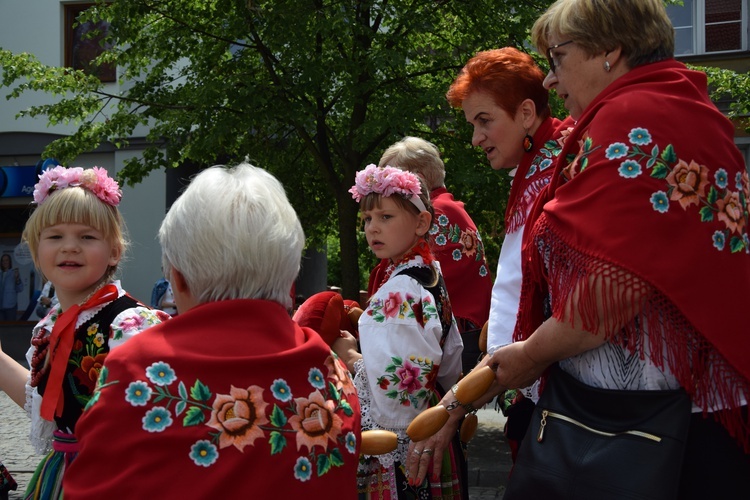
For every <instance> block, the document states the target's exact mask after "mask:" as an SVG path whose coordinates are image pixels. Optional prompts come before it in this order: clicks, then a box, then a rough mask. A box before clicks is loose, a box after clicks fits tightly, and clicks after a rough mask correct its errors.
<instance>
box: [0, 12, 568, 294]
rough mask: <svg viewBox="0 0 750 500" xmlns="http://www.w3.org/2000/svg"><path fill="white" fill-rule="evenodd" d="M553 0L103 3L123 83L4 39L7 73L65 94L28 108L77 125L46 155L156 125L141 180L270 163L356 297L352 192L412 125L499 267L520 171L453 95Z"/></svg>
mask: <svg viewBox="0 0 750 500" xmlns="http://www.w3.org/2000/svg"><path fill="white" fill-rule="evenodd" d="M550 3H551V0H361V1H356V0H344V1H331V0H273V1H255V0H112V1H109V0H107V1H104V0H97V2H96V5H95V7H93V8H91V9H89V10H87V11H86V12H85V13H84V14H83V16H82V17H81V20H82V21H85V20H99V19H104V20H106V21H108V22H109V23H110V31H109V34H108V36H109V40H107V41H108V42H109V43H111V44H112V46H114V47H115V49H113V50H110V51H108V52H106V53H105V54H103V55H102V56H101V57H100V58H99V61H98V62H99V63H112V64H115V65H116V66H117V68H118V78H119V82H120V85H116V86H113V85H106V84H102V83H101V82H99V80H98V79H97V78H95V77H92V76H87V75H85V74H83V73H81V72H80V71H72V70H70V69H67V68H60V67H49V66H45V65H42V64H40V63H39V62H38V60H37V59H36V58H35V57H34V56H33V55H30V54H12V53H10V52H8V51H5V50H0V67H1V68H2V72H3V74H2V85H3V86H5V87H7V88H8V89H10V90H9V92H10V93H9V98H14V97H18V96H20V95H21V94H23V93H24V92H27V91H41V92H45V93H47V94H50V95H51V96H55V100H54V101H51V102H52V103H51V104H47V105H39V106H35V107H32V108H30V109H28V110H25V111H24V112H23V113H22V115H24V116H31V117H35V116H38V117H42V116H45V117H46V118H47V120H48V121H49V123H50V124H58V123H73V124H75V125H76V126H77V131H76V132H75V133H74V134H73V135H71V136H70V137H64V138H61V139H59V140H57V141H55V142H53V143H52V144H51V145H50V146H49V147H48V148H47V151H45V153H44V154H45V155H47V156H53V157H56V158H58V159H60V160H61V161H63V162H70V161H72V160H74V159H75V158H76V157H77V156H78V155H79V154H81V153H84V152H87V151H91V150H93V149H95V148H96V147H97V146H99V145H100V144H102V143H104V142H110V143H112V144H114V145H115V146H116V147H125V146H127V145H128V139H129V138H132V137H139V136H145V137H146V139H147V143H148V144H150V146H149V147H147V149H145V151H144V154H143V155H142V156H141V157H136V158H132V159H130V160H128V161H127V163H126V165H125V167H124V169H123V170H122V171H121V172H120V174H119V175H120V180H121V181H123V182H126V183H128V184H131V185H132V184H135V183H138V182H140V181H141V180H142V179H143V178H144V177H145V175H147V174H148V173H149V172H150V171H153V170H163V169H165V168H173V167H178V166H180V165H183V164H198V165H205V166H209V165H212V164H215V163H227V164H232V163H236V162H239V161H242V160H245V159H247V160H249V161H250V162H252V163H254V164H256V165H258V166H260V167H263V168H266V169H268V170H269V171H271V172H272V173H274V175H276V176H277V177H278V178H279V179H280V180H281V181H282V182H283V183H284V185H285V187H286V189H287V192H288V194H289V197H290V199H291V201H292V203H293V204H294V206H295V208H296V210H297V212H298V213H299V215H300V218H301V220H302V223H303V226H304V228H305V232H306V234H307V236H308V242H309V244H310V245H313V246H318V245H322V244H324V243H325V242H326V241H329V238H334V240H336V239H337V240H338V242H339V249H338V250H339V251H338V256H337V259H338V260H337V263H336V266H334V267H336V269H337V270H340V273H339V274H340V276H339V280H338V282H337V283H336V284H339V285H340V286H342V288H343V290H344V294H345V295H346V296H347V297H351V298H357V291H358V290H359V288H360V287H361V286H362V285H363V284H364V282H363V276H366V273H367V271H368V270H369V269H362V270H360V267H367V266H368V265H369V264H370V263H371V261H368V259H367V258H366V257H365V258H364V259H363V263H362V265H361V266H360V265H358V255H361V254H362V248H363V245H362V237H361V233H358V230H357V228H358V227H359V223H358V218H357V206H356V204H355V203H354V202H353V201H352V199H351V197H350V195H349V193H348V192H347V191H348V189H349V187H351V185H352V184H353V181H354V174H355V172H356V171H357V170H359V169H361V168H363V167H364V166H365V165H366V164H368V163H377V161H378V159H379V157H380V155H381V153H382V152H383V150H384V149H385V148H386V147H387V146H389V145H390V144H391V143H393V142H395V141H397V140H399V139H400V138H402V137H403V136H404V135H416V136H421V137H423V138H425V139H427V140H430V141H432V142H434V143H435V144H437V145H438V147H439V148H440V149H441V151H442V152H443V156H444V160H445V163H446V167H447V170H448V175H447V184H448V188H449V190H451V191H452V192H453V193H454V195H455V196H456V197H457V198H458V199H461V200H463V201H464V202H465V203H466V206H467V209H468V210H469V213H470V214H471V215H472V216H473V218H474V219H475V221H476V222H477V225H478V226H479V229H480V231H481V233H482V234H483V237H484V243H485V246H486V248H487V250H488V260H489V262H490V267H491V268H494V263H495V262H496V260H497V255H498V253H499V246H500V243H501V240H502V234H503V221H502V219H503V213H504V210H505V202H506V200H507V195H508V190H509V179H508V177H507V175H504V174H503V173H498V172H495V171H492V170H491V169H490V168H489V166H488V164H487V161H486V159H485V158H484V156H483V155H482V154H481V152H479V151H477V150H476V149H475V148H473V147H472V146H471V144H470V141H471V130H470V127H469V126H468V125H467V124H466V122H465V120H464V118H463V114H462V113H461V112H457V111H456V110H453V109H449V107H448V105H447V103H446V101H445V92H446V91H447V89H448V86H449V85H450V83H451V82H452V80H453V79H454V77H455V76H456V74H457V72H458V71H459V70H460V68H461V67H462V66H463V64H464V63H465V62H466V61H467V60H468V59H469V58H470V57H471V56H473V55H474V54H475V53H476V52H477V51H479V50H486V49H490V48H496V47H502V46H506V45H512V46H515V47H519V48H522V49H523V48H524V47H528V46H527V45H526V44H525V41H526V40H527V35H528V30H529V28H530V26H531V25H532V24H533V21H534V20H535V19H536V18H537V17H538V15H539V14H540V13H541V12H542V11H543V10H544V9H545V8H546V7H547V6H549V4H550ZM528 50H530V49H528ZM543 64H545V63H543ZM113 88H115V89H116V90H112V89H113ZM555 109H556V111H559V110H560V107H559V103H558V105H557V107H556V108H555ZM358 234H359V238H358Z"/></svg>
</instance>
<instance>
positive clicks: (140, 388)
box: [125, 380, 151, 406]
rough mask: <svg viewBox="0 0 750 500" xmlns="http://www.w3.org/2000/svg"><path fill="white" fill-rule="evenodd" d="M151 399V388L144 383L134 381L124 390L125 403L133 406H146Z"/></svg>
mask: <svg viewBox="0 0 750 500" xmlns="http://www.w3.org/2000/svg"><path fill="white" fill-rule="evenodd" d="M149 399H151V388H150V387H149V386H148V384H147V383H146V382H143V381H142V380H136V381H135V382H131V383H130V385H129V386H128V388H127V389H125V401H127V402H128V403H130V404H131V405H133V406H146V404H147V403H148V400H149Z"/></svg>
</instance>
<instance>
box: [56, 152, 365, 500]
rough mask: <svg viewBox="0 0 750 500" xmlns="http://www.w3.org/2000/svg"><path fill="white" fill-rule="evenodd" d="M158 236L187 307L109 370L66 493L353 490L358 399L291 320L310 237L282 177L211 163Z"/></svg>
mask: <svg viewBox="0 0 750 500" xmlns="http://www.w3.org/2000/svg"><path fill="white" fill-rule="evenodd" d="M159 240H160V242H161V245H162V249H163V265H164V271H165V274H166V275H167V276H168V277H169V279H170V282H171V283H172V286H173V288H174V295H175V301H176V303H177V308H178V310H179V313H180V314H179V316H177V317H176V318H174V319H173V320H171V321H169V322H167V323H169V324H166V323H165V324H164V326H165V328H151V329H150V330H148V331H147V333H146V334H145V335H142V337H143V338H140V339H137V340H138V341H137V342H133V345H132V346H129V347H128V348H126V349H123V350H122V352H120V353H117V355H116V356H113V357H111V362H110V363H107V365H106V366H105V367H104V369H103V370H102V376H101V377H100V380H99V385H98V389H97V394H96V395H95V397H94V400H95V402H94V403H92V404H91V405H90V406H89V408H88V409H87V411H86V412H84V415H83V417H82V418H81V420H80V422H79V425H78V428H77V429H76V431H77V433H79V435H80V454H79V455H78V457H77V458H76V460H75V462H74V463H73V464H72V466H71V467H70V469H69V475H68V476H66V478H65V483H64V488H65V496H66V498H67V497H71V498H76V497H81V496H87V497H92V496H99V495H106V494H112V493H115V492H120V491H122V492H125V491H127V494H128V496H132V497H138V496H149V497H152V496H153V497H156V496H161V497H178V498H188V497H189V498H218V497H222V496H229V495H231V494H236V493H237V492H238V491H246V492H247V494H248V495H250V496H252V497H255V498H272V497H274V496H282V497H287V496H296V495H299V496H302V495H306V496H310V495H312V496H315V497H317V496H319V495H321V494H322V493H323V492H331V491H334V488H335V491H337V492H338V493H339V494H340V496H342V497H344V498H349V497H353V496H354V495H355V494H356V490H355V488H356V485H355V478H356V468H357V461H358V454H359V438H358V436H359V433H360V416H359V414H360V412H359V403H358V400H357V395H356V393H355V390H354V386H353V384H352V382H351V379H350V378H349V374H348V372H347V369H346V368H345V367H344V365H343V364H341V362H340V361H339V360H338V359H337V358H336V357H335V355H334V354H332V352H331V351H330V349H329V347H328V345H327V344H325V342H324V341H323V340H322V339H321V338H320V336H319V335H318V334H317V333H315V332H314V331H313V330H310V329H307V328H302V327H300V326H298V325H297V324H296V323H294V322H293V321H292V320H291V318H290V317H289V313H288V307H289V306H291V297H290V294H289V291H290V289H291V287H292V283H293V281H294V279H295V278H296V276H297V273H298V271H299V266H300V258H301V252H302V248H303V245H304V234H303V231H302V227H301V225H300V222H299V219H298V218H297V215H296V213H295V212H294V209H293V208H292V206H291V204H290V203H289V201H288V199H287V197H286V195H285V193H284V189H283V187H282V185H281V184H280V183H279V182H278V181H277V180H276V179H275V178H274V177H273V176H272V175H271V174H269V173H267V172H266V171H264V170H262V169H260V168H256V167H254V166H252V165H249V164H241V165H238V166H236V167H234V168H224V167H221V166H216V167H211V168H208V169H206V170H204V171H203V172H201V173H200V174H199V175H198V176H196V177H195V178H194V179H193V181H192V182H191V184H190V186H188V188H187V189H186V190H185V192H184V193H183V194H182V196H180V198H179V199H178V200H177V201H176V202H175V203H174V205H173V206H172V208H171V209H170V210H169V212H168V213H167V215H166V217H165V219H164V221H163V223H162V225H161V229H160V230H159ZM108 361H109V360H108ZM115 457H116V458H115ZM113 459H114V460H116V463H117V465H116V466H115V465H114V464H113Z"/></svg>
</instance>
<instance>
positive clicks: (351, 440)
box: [345, 432, 357, 455]
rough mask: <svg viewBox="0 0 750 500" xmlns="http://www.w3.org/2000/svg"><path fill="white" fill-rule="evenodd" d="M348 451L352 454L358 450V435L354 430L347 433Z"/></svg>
mask: <svg viewBox="0 0 750 500" xmlns="http://www.w3.org/2000/svg"><path fill="white" fill-rule="evenodd" d="M345 439H346V451H348V452H349V453H351V454H352V455H353V454H354V453H355V452H356V451H357V436H355V435H354V433H353V432H349V433H347V434H346V438H345Z"/></svg>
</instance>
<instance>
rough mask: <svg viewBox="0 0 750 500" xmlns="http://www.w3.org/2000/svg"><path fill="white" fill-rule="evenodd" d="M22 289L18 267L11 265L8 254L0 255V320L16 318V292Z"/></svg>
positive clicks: (11, 261) (13, 319)
mask: <svg viewBox="0 0 750 500" xmlns="http://www.w3.org/2000/svg"><path fill="white" fill-rule="evenodd" d="M22 291H23V281H22V280H21V276H20V274H18V268H14V267H13V260H12V259H11V257H10V254H7V253H4V254H3V255H2V257H0V321H15V320H16V319H17V318H18V294H19V293H21V292H22Z"/></svg>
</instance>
